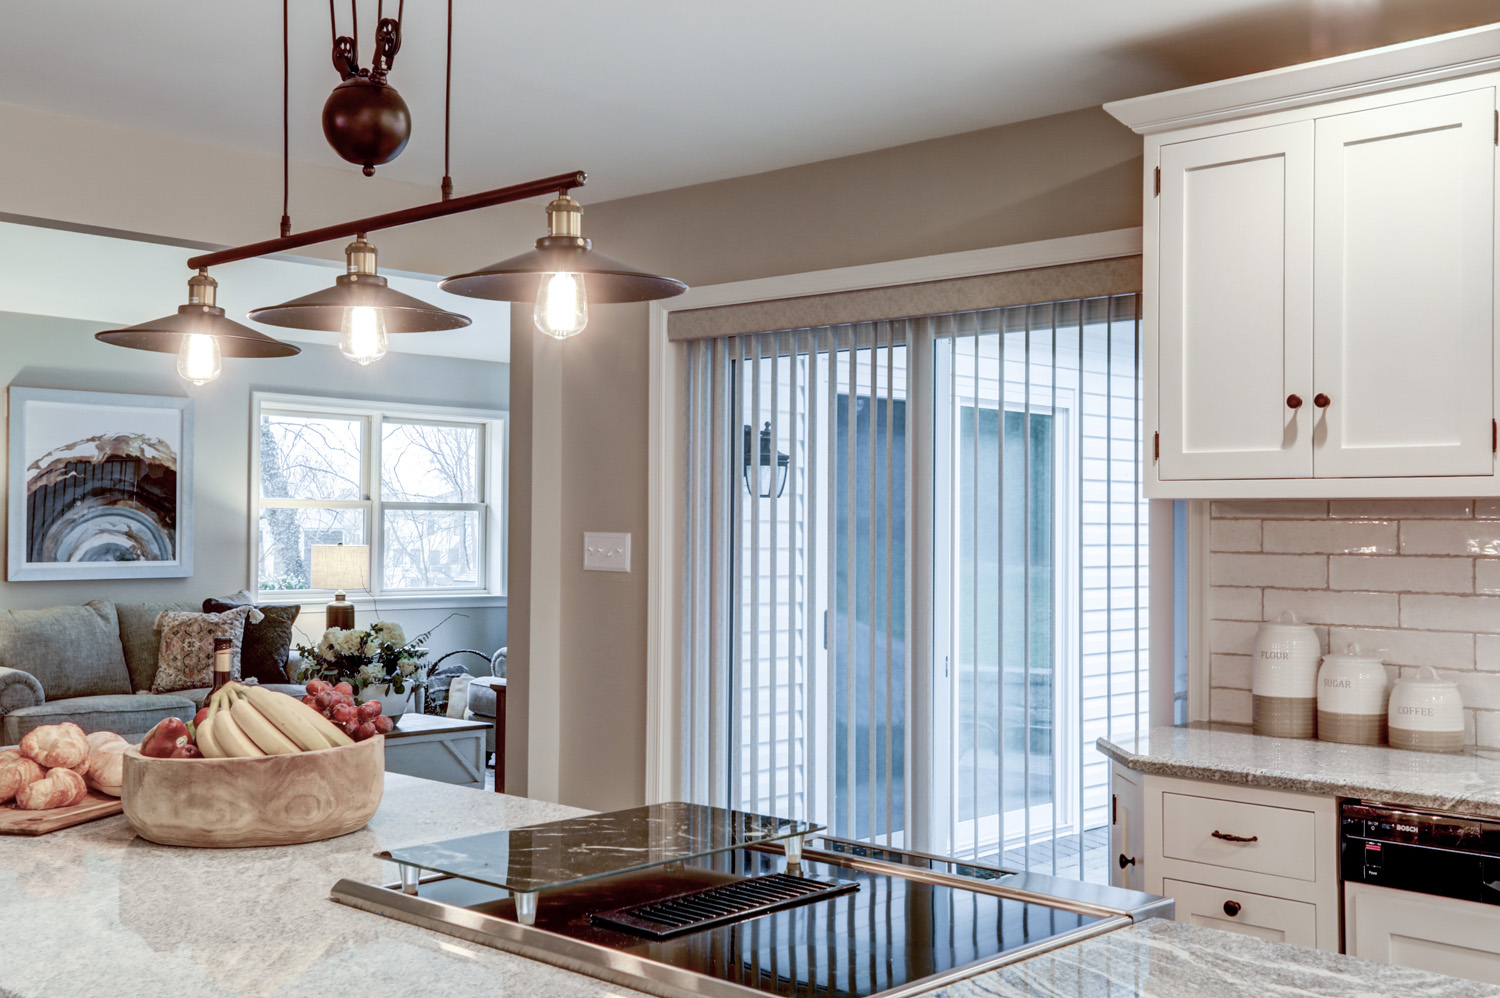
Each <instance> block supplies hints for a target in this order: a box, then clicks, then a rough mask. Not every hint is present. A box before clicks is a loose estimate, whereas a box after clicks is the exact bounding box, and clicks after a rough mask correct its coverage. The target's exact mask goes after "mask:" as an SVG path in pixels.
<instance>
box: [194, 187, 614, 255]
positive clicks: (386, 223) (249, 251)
mask: <svg viewBox="0 0 1500 998" xmlns="http://www.w3.org/2000/svg"><path fill="white" fill-rule="evenodd" d="M588 179H589V178H588V174H586V173H584V172H583V171H582V170H576V171H574V172H573V173H559V174H558V175H557V176H555V177H547V178H546V179H544V180H533V181H530V182H529V183H525V184H516V185H514V186H512V187H497V188H496V189H495V190H492V191H481V192H480V193H478V194H468V195H465V196H464V197H461V198H453V199H452V200H449V201H433V202H431V203H429V204H421V205H417V206H416V207H414V208H402V209H400V210H398V211H388V212H386V213H385V214H384V215H371V216H370V217H368V218H358V219H355V220H354V221H352V222H339V223H338V224H336V225H325V226H323V227H322V228H321V229H309V230H308V231H306V232H301V233H297V234H295V235H290V236H284V237H282V238H280V239H267V240H265V241H264V242H259V243H249V244H247V245H245V246H234V247H231V248H230V249H224V250H218V251H216V252H213V253H204V254H203V255H202V256H195V257H193V258H192V259H190V260H188V262H187V265H188V268H189V269H190V270H203V269H205V268H208V267H217V266H219V265H220V264H225V263H234V262H235V261H236V260H249V259H251V258H253V257H257V256H265V255H266V254H268V253H284V252H286V251H287V250H292V249H297V248H298V247H301V246H311V245H312V244H313V243H324V242H327V241H328V240H330V239H346V238H349V237H351V236H354V235H356V234H358V233H360V232H374V231H376V230H378V229H391V228H395V227H396V226H398V225H410V224H411V223H413V222H425V221H427V220H428V219H430V218H442V217H443V216H445V215H458V214H461V213H463V212H466V211H473V210H475V209H476V208H489V207H492V206H494V205H497V204H509V203H510V202H512V201H525V200H526V199H528V198H535V197H541V196H542V195H544V194H556V193H561V192H563V191H570V190H573V189H574V188H576V187H582V186H583V185H584V184H586V183H588Z"/></svg>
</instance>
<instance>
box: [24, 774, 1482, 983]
mask: <svg viewBox="0 0 1500 998" xmlns="http://www.w3.org/2000/svg"><path fill="white" fill-rule="evenodd" d="M386 779H387V782H386V795H385V800H384V802H383V803H382V805H381V809H380V811H379V813H378V814H377V815H376V816H375V818H374V819H373V820H372V821H371V823H370V825H369V826H368V827H367V828H365V829H362V830H361V831H359V832H356V833H354V834H352V835H348V836H345V837H343V838H339V839H334V840H331V841H328V842H321V843H314V844H311V845H305V846H295V847H285V848H268V849H243V850H192V849H176V848H168V847H164V846H157V845H154V844H152V843H149V842H145V841H143V840H140V839H138V838H136V837H135V835H134V834H133V833H132V832H131V830H130V827H129V825H128V824H127V823H126V822H125V819H124V818H123V817H114V818H107V819H104V820H101V821H96V822H92V823H90V824H87V825H83V826H80V827H78V828H74V829H69V830H67V831H62V832H56V833H53V834H51V835H47V836H42V837H39V838H34V839H31V838H3V839H0V998H96V996H97V998H106V996H107V998H134V996H141V998H161V996H162V995H168V994H170V995H179V996H192V998H232V996H233V998H263V996H264V998H269V996H275V998H303V996H305V998H337V996H351V998H386V996H390V998H398V996H399V998H406V996H411V995H440V996H448V995H452V996H471V995H472V996H481V995H482V996H486V998H488V996H506V995H510V996H516V998H521V996H526V998H532V996H548V998H554V996H555V998H606V996H630V995H634V994H637V992H632V991H630V990H628V989H624V988H620V987H617V986H613V985H609V984H604V983H602V982H598V981H595V980H593V979H592V978H588V977H583V976H580V975H577V974H573V973H569V972H567V971H563V970H559V969H556V968H553V967H550V966H547V965H544V964H540V963H535V962H533V961H530V960H526V959H523V958H521V957H518V956H513V955H510V954H507V953H502V952H499V951H497V950H492V949H489V948H486V947H483V946H476V945H471V944H468V943H465V942H462V941H460V940H457V939H454V938H451V937H449V936H445V935H441V934H438V933H436V932H430V931H428V930H425V929H422V928H418V927H416V926H413V925H408V924H405V923H402V922H398V921H394V920H391V919H384V918H380V917H378V916H374V915H370V914H367V913H365V912H362V911H357V910H355V909H352V908H347V907H344V906H342V905H338V904H335V903H333V902H331V901H329V900H328V890H329V888H330V886H331V885H332V884H333V883H334V882H335V881H336V880H337V879H338V878H339V877H352V878H358V879H363V880H369V881H380V880H388V879H392V876H393V875H392V873H391V871H390V870H388V869H386V868H385V867H386V864H384V863H382V862H381V861H380V860H378V859H376V858H375V856H374V854H375V853H376V851H377V850H381V849H389V848H394V847H397V846H401V845H407V844H412V843H418V842H425V841H431V840H434V839H440V838H445V837H450V836H455V835H465V834H472V833H476V832H480V831H486V830H491V829H495V828H502V827H516V826H520V825H528V824H535V823H538V822H543V821H551V820H555V819H558V818H564V817H570V816H574V815H578V814H582V813H584V812H580V811H578V810H576V809H573V808H567V807H562V806H560V805H556V804H548V803H544V802H540V801H531V800H526V799H523V798H518V797H508V796H504V795H500V794H492V793H485V792H483V791H476V790H471V789H465V788H460V787H454V786H450V785H448V784H443V783H434V782H430V781H426V780H418V779H414V778H411V777H406V776H398V775H394V774H390V775H388V776H387V778H386ZM938 994H940V995H943V996H945V998H972V996H980V995H1007V996H1008V995H1016V996H1022V995H1024V996H1077V998H1093V996H1101V998H1102V996H1109V998H1117V996H1132V995H1140V996H1162V998H1165V996H1169V995H1170V996H1187V998H1193V996H1198V995H1204V996H1207V995H1214V996H1229V998H1232V996H1236V995H1245V996H1247V998H1248V996H1254V998H1263V996H1264V995H1266V994H1278V995H1295V994H1308V995H1313V994H1316V995H1330V996H1338V995H1375V994H1404V995H1412V996H1432V998H1470V996H1481V995H1485V996H1489V995H1497V996H1500V988H1490V987H1486V986H1483V985H1476V984H1470V983H1467V982H1461V981H1456V980H1453V979H1451V978H1445V977H1440V976H1437V975H1432V974H1425V973H1421V972H1417V971H1409V970H1402V969H1400V968H1391V967H1384V966H1380V965H1377V964H1370V963H1364V962H1361V961H1357V960H1350V959H1347V958H1344V957H1339V956H1330V955H1328V954H1321V953H1316V952H1313V951H1311V950H1304V949H1298V948H1294V947H1289V946H1283V945H1278V944H1271V943H1263V942H1260V941H1258V940H1251V939H1245V938H1243V937H1238V936H1230V935H1227V934H1225V933H1221V932H1217V931H1215V930H1212V929H1204V928H1195V927H1189V926H1184V925H1179V924H1176V923H1168V922H1148V923H1143V924H1141V925H1137V926H1132V927H1130V928H1127V929H1124V930H1121V931H1118V932H1114V933H1110V934H1108V935H1106V936H1104V937H1100V938H1096V939H1091V940H1088V941H1085V942H1083V943H1080V944H1077V945H1075V946H1069V947H1065V948H1063V949H1060V950H1057V951H1054V952H1052V953H1048V954H1044V955H1041V956H1038V957H1034V958H1032V959H1030V960H1027V961H1024V962H1022V963H1019V964H1015V965H1013V966H1011V967H1008V968H1005V969H1003V970H1000V971H996V972H994V973H991V974H987V975H984V976H982V977H979V978H975V979H972V980H970V981H966V982H963V983H962V984H959V985H954V986H952V987H949V988H948V989H946V990H944V991H941V992H938Z"/></svg>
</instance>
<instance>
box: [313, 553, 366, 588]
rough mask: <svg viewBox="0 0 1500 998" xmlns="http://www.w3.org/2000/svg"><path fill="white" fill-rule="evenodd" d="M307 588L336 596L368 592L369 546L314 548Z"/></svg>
mask: <svg viewBox="0 0 1500 998" xmlns="http://www.w3.org/2000/svg"><path fill="white" fill-rule="evenodd" d="M308 584H309V585H310V586H311V587H312V588H313V589H332V590H334V591H335V592H347V591H348V590H350V589H368V588H370V545H368V544H314V545H313V546H312V579H311V580H310V581H309V583H308Z"/></svg>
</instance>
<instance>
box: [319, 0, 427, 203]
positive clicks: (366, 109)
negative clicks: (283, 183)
mask: <svg viewBox="0 0 1500 998" xmlns="http://www.w3.org/2000/svg"><path fill="white" fill-rule="evenodd" d="M351 7H352V8H353V10H354V35H355V36H357V35H358V34H359V11H358V7H357V6H355V5H353V4H351ZM402 7H403V8H404V7H405V4H404V3H403V4H402ZM332 13H333V9H332V7H331V6H330V8H329V14H330V16H331V15H332ZM400 13H401V12H400V11H398V15H397V16H396V17H393V18H392V17H382V18H380V19H379V23H378V24H377V25H376V27H375V58H374V60H373V62H372V63H371V65H369V66H367V67H364V68H361V67H360V65H359V41H358V38H357V37H351V36H350V35H340V34H338V29H337V27H336V26H335V27H334V39H333V67H334V68H335V69H337V70H338V71H339V77H340V78H341V82H340V83H339V84H338V86H336V87H334V88H333V93H331V94H329V95H328V100H327V101H326V102H325V103H324V104H323V137H324V138H326V139H327V140H328V144H329V145H330V146H332V147H333V151H334V152H336V153H338V154H339V156H341V157H342V158H343V159H346V160H348V161H349V162H351V163H357V164H359V165H360V166H361V167H363V168H364V175H365V176H367V177H373V176H374V175H375V167H377V166H380V165H382V164H385V163H389V162H390V161H391V160H393V159H395V158H396V157H397V156H399V155H401V151H402V150H403V149H405V148H406V143H407V142H408V141H409V140H410V139H411V110H410V109H409V108H408V107H407V106H406V101H405V100H403V99H402V97H401V95H400V94H399V93H397V92H396V88H395V87H393V86H391V85H390V84H389V83H388V82H386V76H387V74H388V73H390V71H391V66H392V65H394V64H395V61H396V53H397V52H399V51H400V50H401V18H400Z"/></svg>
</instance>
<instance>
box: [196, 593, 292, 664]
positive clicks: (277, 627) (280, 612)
mask: <svg viewBox="0 0 1500 998" xmlns="http://www.w3.org/2000/svg"><path fill="white" fill-rule="evenodd" d="M238 596H239V594H238V593H236V594H235V596H230V597H226V598H224V599H206V600H204V601H203V612H204V613H224V612H225V611H227V610H234V609H237V608H239V607H242V606H250V605H252V604H250V603H246V602H242V601H241V600H239V599H238V598H237V597H238ZM255 609H257V610H259V611H260V612H261V613H263V614H265V618H266V619H264V620H262V621H261V622H260V623H258V624H256V623H251V622H248V621H247V622H246V624H245V643H244V646H243V647H242V648H241V649H240V672H241V673H243V674H244V676H245V678H246V679H254V680H256V681H257V682H261V683H290V682H291V679H289V678H288V677H287V674H286V660H287V656H288V655H290V654H291V651H292V625H293V624H294V623H296V621H297V614H299V613H301V612H302V607H300V606H298V605H296V604H292V605H290V606H278V605H266V606H257V607H255Z"/></svg>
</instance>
